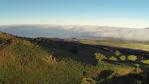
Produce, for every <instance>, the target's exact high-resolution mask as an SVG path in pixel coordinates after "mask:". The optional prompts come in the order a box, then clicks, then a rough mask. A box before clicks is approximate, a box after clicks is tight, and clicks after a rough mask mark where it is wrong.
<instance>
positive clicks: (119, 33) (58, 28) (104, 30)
mask: <svg viewBox="0 0 149 84" xmlns="http://www.w3.org/2000/svg"><path fill="white" fill-rule="evenodd" d="M0 31H2V32H7V33H11V34H15V35H18V36H24V37H56V38H74V37H75V38H78V39H107V38H114V39H122V40H133V41H149V35H148V34H149V30H148V28H141V29H136V28H119V27H109V26H88V25H84V26H77V25H12V26H11V25H8V26H7V25H6V26H0Z"/></svg>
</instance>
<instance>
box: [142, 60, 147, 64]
mask: <svg viewBox="0 0 149 84" xmlns="http://www.w3.org/2000/svg"><path fill="white" fill-rule="evenodd" d="M141 62H142V63H144V64H149V60H141Z"/></svg>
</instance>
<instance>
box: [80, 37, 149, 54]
mask: <svg viewBox="0 0 149 84" xmlns="http://www.w3.org/2000/svg"><path fill="white" fill-rule="evenodd" d="M81 43H83V44H91V45H99V44H100V45H107V46H113V47H123V48H131V49H141V50H145V51H149V44H148V43H139V42H124V41H123V42H117V41H111V40H87V39H86V40H81Z"/></svg>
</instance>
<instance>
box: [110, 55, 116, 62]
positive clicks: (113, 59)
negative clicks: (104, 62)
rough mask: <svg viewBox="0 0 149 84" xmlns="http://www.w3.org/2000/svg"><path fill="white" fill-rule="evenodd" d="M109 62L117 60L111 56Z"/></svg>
mask: <svg viewBox="0 0 149 84" xmlns="http://www.w3.org/2000/svg"><path fill="white" fill-rule="evenodd" d="M109 60H111V61H117V58H116V57H114V56H111V57H110V58H109Z"/></svg>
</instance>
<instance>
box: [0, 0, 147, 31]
mask: <svg viewBox="0 0 149 84" xmlns="http://www.w3.org/2000/svg"><path fill="white" fill-rule="evenodd" d="M148 4H149V0H0V25H7V24H62V25H100V26H118V27H137V28H140V27H149V5H148Z"/></svg>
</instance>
